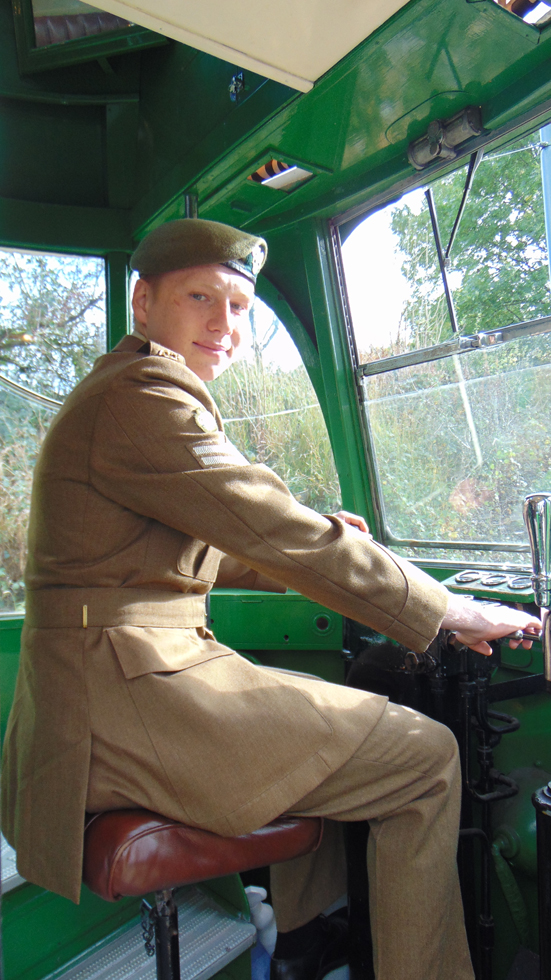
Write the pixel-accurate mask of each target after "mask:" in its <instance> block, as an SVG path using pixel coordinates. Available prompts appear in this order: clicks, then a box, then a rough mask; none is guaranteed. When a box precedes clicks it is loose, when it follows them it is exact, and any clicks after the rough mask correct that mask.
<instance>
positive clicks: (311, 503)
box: [209, 357, 341, 513]
mask: <svg viewBox="0 0 551 980" xmlns="http://www.w3.org/2000/svg"><path fill="white" fill-rule="evenodd" d="M209 388H210V389H211V392H212V395H213V397H214V398H215V400H216V402H217V404H218V407H219V408H220V411H221V413H222V416H223V418H224V419H227V420H231V421H227V422H226V431H227V433H228V437H229V438H230V439H231V441H232V442H233V443H235V445H236V446H237V447H238V448H239V449H240V450H241V452H242V453H244V454H245V456H246V457H247V458H248V459H249V460H250V461H251V462H252V463H265V464H266V466H269V467H270V468H271V469H273V470H274V471H275V472H276V473H277V474H278V476H280V477H281V479H282V480H283V481H284V482H285V483H286V484H287V486H288V487H289V489H290V490H291V492H292V493H293V494H294V496H295V497H296V498H297V500H299V501H300V503H302V504H305V505H306V506H307V507H312V508H313V509H314V510H317V511H319V512H321V513H333V512H335V511H336V510H339V509H340V506H341V504H340V490H339V482H338V477H337V473H336V470H335V464H334V462H333V454H332V451H331V446H330V443H329V437H328V435H327V429H326V426H325V421H324V419H323V415H322V412H321V409H320V407H319V405H318V402H317V398H316V395H315V392H314V389H313V388H312V384H311V382H310V379H309V378H308V375H307V373H306V370H305V368H304V367H302V366H299V367H296V368H295V369H294V370H292V371H284V370H282V368H280V367H276V366H274V365H272V364H269V363H268V364H266V363H265V362H264V361H263V360H262V359H261V358H260V357H256V358H255V359H254V360H253V361H240V362H238V363H237V364H236V365H234V366H233V367H232V368H230V369H229V371H227V372H226V373H225V374H223V375H222V376H221V377H220V378H218V379H217V380H216V381H215V382H213V383H212V384H211V385H209Z"/></svg>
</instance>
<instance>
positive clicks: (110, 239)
mask: <svg viewBox="0 0 551 980" xmlns="http://www.w3.org/2000/svg"><path fill="white" fill-rule="evenodd" d="M0 242H1V243H2V245H6V246H8V247H11V248H37V249H41V248H45V249H49V250H52V251H57V252H70V253H84V254H94V255H105V254H106V253H107V252H110V251H112V250H127V251H131V249H132V238H131V234H130V215H129V212H127V211H123V210H115V209H114V208H87V207H69V206H68V205H64V204H36V203H34V202H32V201H15V200H11V199H10V198H7V197H0Z"/></svg>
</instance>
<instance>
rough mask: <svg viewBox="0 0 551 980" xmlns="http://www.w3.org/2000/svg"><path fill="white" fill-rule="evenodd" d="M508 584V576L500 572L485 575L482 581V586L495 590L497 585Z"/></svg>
mask: <svg viewBox="0 0 551 980" xmlns="http://www.w3.org/2000/svg"><path fill="white" fill-rule="evenodd" d="M506 582H507V576H506V575H502V574H501V573H500V572H490V573H489V574H488V575H483V576H482V578H481V579H480V584H481V585H489V586H490V587H491V588H495V586H496V585H504V584H505V583H506Z"/></svg>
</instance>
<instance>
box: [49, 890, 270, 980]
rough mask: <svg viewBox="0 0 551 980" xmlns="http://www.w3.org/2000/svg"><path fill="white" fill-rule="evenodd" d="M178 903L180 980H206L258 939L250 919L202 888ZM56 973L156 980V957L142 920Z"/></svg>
mask: <svg viewBox="0 0 551 980" xmlns="http://www.w3.org/2000/svg"><path fill="white" fill-rule="evenodd" d="M177 904H178V926H179V932H180V969H181V975H182V980H208V978H209V977H212V976H214V974H215V973H218V971H219V970H221V969H222V968H223V967H224V966H226V964H227V963H230V962H231V961H232V960H233V959H235V958H236V957H237V956H239V954H240V953H242V952H244V950H246V949H248V948H249V947H250V946H252V944H253V943H254V941H255V936H256V930H255V927H254V926H253V925H252V924H251V923H250V922H244V921H243V920H241V919H235V918H232V917H231V916H230V915H228V914H227V913H225V912H223V911H222V910H221V909H220V908H218V906H216V905H215V904H214V902H213V901H212V900H211V899H210V898H209V897H208V896H207V895H205V894H204V893H203V892H202V891H200V890H199V889H198V888H195V887H193V886H191V887H189V888H184V889H182V890H181V891H180V892H179V894H178V896H177ZM55 976H56V980H154V978H155V957H148V956H147V955H146V952H145V949H144V944H143V939H142V929H141V926H140V925H139V924H138V925H135V926H133V927H131V928H130V929H129V930H128V931H127V932H125V933H124V934H123V935H121V936H118V938H117V939H114V940H113V941H112V942H110V943H107V944H104V945H102V946H101V948H99V949H96V951H95V952H92V953H90V954H89V955H88V956H87V957H86V958H85V959H81V960H80V962H79V963H78V964H76V965H75V966H72V967H70V968H69V969H68V970H67V971H66V972H65V973H63V974H59V973H56V974H55Z"/></svg>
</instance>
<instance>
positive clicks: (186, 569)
mask: <svg viewBox="0 0 551 980" xmlns="http://www.w3.org/2000/svg"><path fill="white" fill-rule="evenodd" d="M221 558H222V553H221V552H220V551H218V549H217V548H212V547H211V546H210V545H208V544H203V542H202V541H197V540H196V539H195V538H190V537H187V538H186V542H185V544H184V545H183V547H182V549H181V551H180V554H179V556H178V571H179V572H180V574H181V575H185V576H186V578H191V579H193V580H194V581H195V582H205V583H206V584H207V585H213V583H214V582H215V581H216V577H217V575H218V566H219V564H220V560H221Z"/></svg>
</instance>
